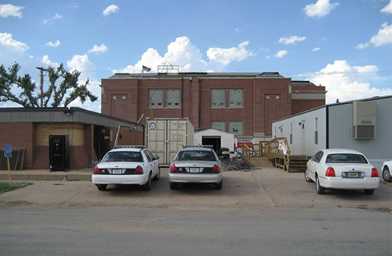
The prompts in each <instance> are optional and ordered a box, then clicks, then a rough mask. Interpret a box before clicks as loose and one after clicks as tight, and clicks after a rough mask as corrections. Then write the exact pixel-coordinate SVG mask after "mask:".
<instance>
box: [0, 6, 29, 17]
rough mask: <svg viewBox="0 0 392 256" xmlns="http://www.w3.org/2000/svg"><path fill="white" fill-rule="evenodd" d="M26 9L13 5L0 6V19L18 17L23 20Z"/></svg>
mask: <svg viewBox="0 0 392 256" xmlns="http://www.w3.org/2000/svg"><path fill="white" fill-rule="evenodd" d="M23 8H24V7H22V6H15V5H12V4H0V17H4V18H6V17H8V16H13V17H18V18H22V12H21V11H22V9H23Z"/></svg>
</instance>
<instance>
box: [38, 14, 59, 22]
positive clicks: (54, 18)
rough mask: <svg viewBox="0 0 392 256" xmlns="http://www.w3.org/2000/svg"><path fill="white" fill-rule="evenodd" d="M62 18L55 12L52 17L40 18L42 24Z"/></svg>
mask: <svg viewBox="0 0 392 256" xmlns="http://www.w3.org/2000/svg"><path fill="white" fill-rule="evenodd" d="M61 18H63V15H61V14H58V13H56V14H55V15H54V16H53V17H50V18H49V19H44V20H42V23H43V24H48V23H52V22H54V21H55V20H58V19H61Z"/></svg>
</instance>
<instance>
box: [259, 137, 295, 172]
mask: <svg viewBox="0 0 392 256" xmlns="http://www.w3.org/2000/svg"><path fill="white" fill-rule="evenodd" d="M260 149H261V156H264V157H265V158H267V159H268V161H270V162H271V163H272V164H273V165H274V166H276V167H280V168H282V169H283V170H285V171H287V172H290V168H289V164H290V147H289V144H288V142H287V138H286V137H279V138H274V139H273V140H270V141H268V142H265V143H263V142H260V145H259V150H260Z"/></svg>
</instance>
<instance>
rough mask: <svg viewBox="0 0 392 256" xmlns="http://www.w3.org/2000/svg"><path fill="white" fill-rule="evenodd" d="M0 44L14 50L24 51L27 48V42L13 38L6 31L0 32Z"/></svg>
mask: <svg viewBox="0 0 392 256" xmlns="http://www.w3.org/2000/svg"><path fill="white" fill-rule="evenodd" d="M0 45H1V46H4V47H6V48H8V49H10V50H12V51H16V52H25V51H27V50H28V49H29V47H28V46H27V44H25V43H22V42H19V41H16V40H14V39H13V38H12V34H8V33H0Z"/></svg>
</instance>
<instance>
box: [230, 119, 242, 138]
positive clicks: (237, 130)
mask: <svg viewBox="0 0 392 256" xmlns="http://www.w3.org/2000/svg"><path fill="white" fill-rule="evenodd" d="M229 132H230V133H234V134H235V135H244V125H243V123H242V122H241V121H229Z"/></svg>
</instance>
